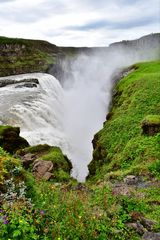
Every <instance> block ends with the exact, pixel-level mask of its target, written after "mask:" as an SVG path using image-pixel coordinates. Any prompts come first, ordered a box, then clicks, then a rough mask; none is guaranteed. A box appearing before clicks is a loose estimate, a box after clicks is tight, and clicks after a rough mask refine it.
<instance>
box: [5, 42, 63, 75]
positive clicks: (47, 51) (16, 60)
mask: <svg viewBox="0 0 160 240" xmlns="http://www.w3.org/2000/svg"><path fill="white" fill-rule="evenodd" d="M6 46H8V47H6ZM0 49H1V53H0V76H8V75H14V74H21V73H28V72H46V71H47V70H48V68H49V66H50V65H51V64H54V63H55V62H56V56H57V54H58V51H59V50H58V47H56V46H55V45H53V44H50V43H48V42H46V41H40V40H29V39H28V40H27V39H18V38H6V37H0Z"/></svg>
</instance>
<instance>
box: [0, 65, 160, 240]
mask: <svg viewBox="0 0 160 240" xmlns="http://www.w3.org/2000/svg"><path fill="white" fill-rule="evenodd" d="M136 66H137V68H136V70H135V71H134V72H132V73H131V74H129V75H128V76H127V77H125V78H124V79H122V80H121V81H120V82H118V83H117V85H116V86H115V88H116V91H117V94H116V95H115V97H114V99H113V107H112V109H111V112H112V114H111V118H110V119H109V120H108V121H107V122H106V123H105V124H104V128H103V129H102V130H101V131H100V132H99V133H97V134H96V138H95V140H94V143H95V150H94V161H92V163H91V164H90V169H91V170H92V176H90V178H89V180H88V181H87V182H86V183H85V184H81V185H79V184H78V183H77V182H76V181H74V180H73V179H71V178H68V177H67V176H66V175H65V174H66V172H65V171H66V165H65V164H66V163H64V160H65V159H66V158H65V156H63V154H62V152H61V150H60V149H59V148H57V147H50V146H48V145H38V146H33V147H29V148H25V149H23V150H19V151H18V152H17V153H19V154H22V155H23V154H25V153H27V152H31V153H34V154H36V155H37V157H38V158H39V159H44V160H51V161H52V162H53V163H54V164H57V166H58V170H57V171H56V174H57V178H58V177H59V179H60V181H59V182H54V181H53V182H43V181H39V182H36V181H35V179H34V178H33V176H32V174H31V173H29V172H26V171H24V170H21V171H22V172H23V180H24V182H25V185H26V194H25V198H23V199H18V198H17V199H15V200H14V201H13V202H12V205H10V204H9V203H8V202H7V201H5V200H3V201H2V207H1V210H2V211H0V238H1V239H3V240H8V239H16V240H20V239H24V240H35V239H38V240H51V239H55V240H64V239H66V240H86V239H87V240H93V239H97V240H128V239H132V240H140V239H142V236H141V235H140V234H138V233H136V232H135V231H134V230H132V229H129V228H128V227H127V226H126V223H130V222H133V221H134V220H133V216H138V222H140V221H141V220H140V218H141V217H146V218H148V219H151V220H155V221H156V224H155V225H154V226H153V228H152V229H151V230H150V231H154V232H158V231H160V224H159V214H160V207H159V203H160V194H159V181H158V179H159V177H160V176H159V173H160V154H159V153H160V134H159V133H157V134H155V135H154V136H147V135H144V134H143V131H142V128H141V127H142V126H141V124H142V121H143V120H144V119H147V120H149V121H152V122H154V123H155V122H156V123H157V119H159V115H160V105H159V103H160V95H159V92H160V78H159V71H160V70H159V62H150V63H141V64H140V63H139V64H136ZM6 155H7V158H9V159H10V157H9V156H10V155H8V154H7V153H4V151H3V150H2V149H0V159H1V158H3V159H4V158H5V157H6ZM9 161H11V160H9ZM16 161H18V160H16ZM8 165H9V164H8ZM63 168H64V169H63ZM96 169H97V171H95V170H96ZM128 174H135V175H138V176H139V177H141V178H142V180H143V184H147V185H146V186H144V187H140V188H139V187H132V186H128V191H129V194H128V195H123V194H122V192H121V191H120V193H119V194H115V193H114V190H115V186H114V184H115V183H118V184H123V181H122V180H123V178H124V177H125V176H126V175H128ZM7 177H9V175H8V176H7ZM65 179H67V181H65ZM16 189H17V190H18V191H19V192H21V190H22V189H21V188H20V189H19V188H18V186H17V188H16ZM4 216H6V219H7V221H8V223H7V224H5V223H4V220H5V219H4Z"/></svg>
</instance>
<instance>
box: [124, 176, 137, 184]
mask: <svg viewBox="0 0 160 240" xmlns="http://www.w3.org/2000/svg"><path fill="white" fill-rule="evenodd" d="M124 183H126V184H128V185H136V184H137V183H138V177H136V176H134V175H128V176H126V177H125V178H124Z"/></svg>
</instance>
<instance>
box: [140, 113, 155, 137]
mask: <svg viewBox="0 0 160 240" xmlns="http://www.w3.org/2000/svg"><path fill="white" fill-rule="evenodd" d="M141 127H142V130H143V134H145V135H148V136H154V135H155V134H157V133H159V132H160V115H149V116H146V117H145V119H144V120H143V121H142V124H141Z"/></svg>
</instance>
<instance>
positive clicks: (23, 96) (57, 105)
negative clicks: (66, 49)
mask: <svg viewBox="0 0 160 240" xmlns="http://www.w3.org/2000/svg"><path fill="white" fill-rule="evenodd" d="M143 58H144V57H143ZM146 59H148V56H147V57H146ZM139 60H143V59H141V57H140V56H139V55H138V54H137V55H136V56H135V54H134V57H133V56H132V57H131V54H129V55H128V54H126V53H125V52H124V53H123V51H120V53H119V54H118V52H117V51H112V52H111V53H110V55H107V56H106V55H105V53H103V52H101V53H100V54H95V55H94V54H93V55H92V56H87V55H80V56H78V57H77V59H74V61H73V62H72V64H71V69H70V72H71V73H72V75H70V77H66V78H65V79H64V81H63V82H62V83H61V84H60V83H59V81H58V80H57V79H56V78H55V77H53V76H51V75H49V74H43V73H35V74H22V75H17V76H10V77H3V78H0V80H3V79H4V80H5V79H11V80H12V79H14V80H16V81H17V82H18V81H20V80H22V79H31V78H37V79H38V81H39V84H38V85H37V87H34V88H26V87H22V88H15V84H13V85H8V86H6V87H2V88H0V124H11V125H15V126H20V128H21V136H23V137H24V138H26V139H27V141H28V142H29V143H30V144H31V145H36V144H43V143H47V144H49V145H55V146H59V147H60V148H61V149H62V151H63V153H65V154H66V155H67V156H68V158H69V159H70V160H71V162H72V165H73V170H72V176H73V177H74V178H76V179H78V181H81V182H83V181H85V178H86V176H87V174H88V169H87V165H88V164H89V162H90V161H91V160H92V139H93V136H94V134H95V133H96V132H97V131H99V130H100V129H101V128H102V126H103V122H104V121H105V117H106V114H107V111H108V105H109V102H110V98H111V96H110V94H111V88H112V84H113V83H112V75H113V73H114V71H115V70H116V69H117V68H119V67H124V66H127V65H130V64H132V63H134V62H137V61H139Z"/></svg>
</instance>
